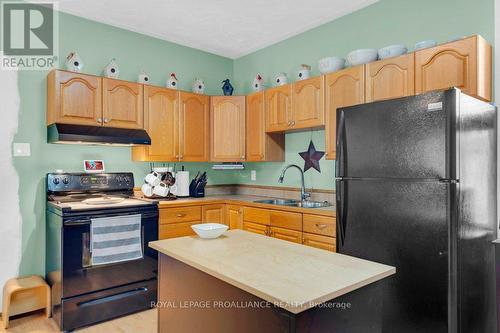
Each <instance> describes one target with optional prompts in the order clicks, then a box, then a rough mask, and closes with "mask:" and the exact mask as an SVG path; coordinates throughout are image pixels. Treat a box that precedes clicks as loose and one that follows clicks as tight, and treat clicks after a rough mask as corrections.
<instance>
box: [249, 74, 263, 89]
mask: <svg viewBox="0 0 500 333" xmlns="http://www.w3.org/2000/svg"><path fill="white" fill-rule="evenodd" d="M252 88H253V90H254V91H262V90H264V78H263V77H262V76H261V75H260V74H257V75H256V76H255V79H253V84H252Z"/></svg>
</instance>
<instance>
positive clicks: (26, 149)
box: [13, 142, 31, 157]
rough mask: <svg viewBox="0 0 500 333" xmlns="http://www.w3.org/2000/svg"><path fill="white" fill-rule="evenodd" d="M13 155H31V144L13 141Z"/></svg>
mask: <svg viewBox="0 0 500 333" xmlns="http://www.w3.org/2000/svg"><path fill="white" fill-rule="evenodd" d="M13 150H14V151H13V155H14V156H17V157H27V156H31V145H30V144H29V143H20V142H14V145H13Z"/></svg>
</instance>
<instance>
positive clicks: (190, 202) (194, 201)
mask: <svg viewBox="0 0 500 333" xmlns="http://www.w3.org/2000/svg"><path fill="white" fill-rule="evenodd" d="M263 199H279V198H271V197H262V196H253V195H237V194H227V195H210V196H205V197H203V198H177V200H156V201H158V205H159V207H160V208H166V207H180V206H195V205H208V204H234V205H241V206H251V207H258V208H265V209H277V210H286V211H291V212H299V213H307V214H315V215H325V216H335V203H331V204H332V206H329V207H321V208H300V207H291V206H280V205H271V204H263V203H256V202H254V201H256V200H263Z"/></svg>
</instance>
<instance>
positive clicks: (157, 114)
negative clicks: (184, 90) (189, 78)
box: [132, 85, 179, 162]
mask: <svg viewBox="0 0 500 333" xmlns="http://www.w3.org/2000/svg"><path fill="white" fill-rule="evenodd" d="M178 96H179V92H178V91H177V90H173V89H167V88H160V87H154V86H148V85H146V86H144V128H145V129H146V131H147V132H148V134H149V136H150V137H151V145H150V146H146V147H132V159H133V160H136V161H137V160H139V161H162V162H170V161H177V160H178V157H179V152H178V150H179V103H178Z"/></svg>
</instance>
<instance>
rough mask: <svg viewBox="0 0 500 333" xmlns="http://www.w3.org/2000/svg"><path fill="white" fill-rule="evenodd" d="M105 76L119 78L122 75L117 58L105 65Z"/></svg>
mask: <svg viewBox="0 0 500 333" xmlns="http://www.w3.org/2000/svg"><path fill="white" fill-rule="evenodd" d="M104 76H105V77H109V78H111V79H117V78H118V77H119V76H120V69H119V68H118V64H117V63H116V59H114V58H113V59H111V61H110V62H109V63H108V64H107V65H106V67H104Z"/></svg>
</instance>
